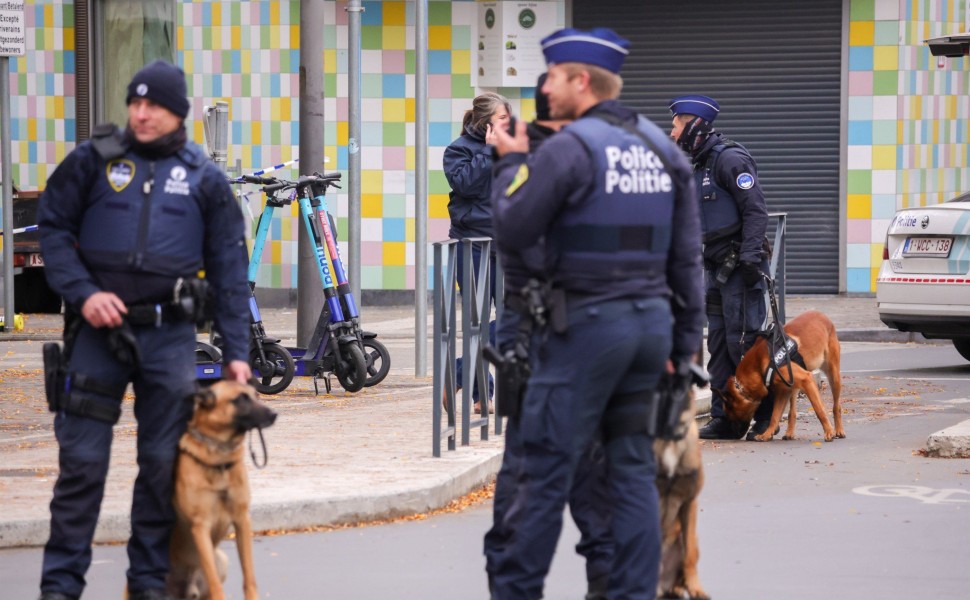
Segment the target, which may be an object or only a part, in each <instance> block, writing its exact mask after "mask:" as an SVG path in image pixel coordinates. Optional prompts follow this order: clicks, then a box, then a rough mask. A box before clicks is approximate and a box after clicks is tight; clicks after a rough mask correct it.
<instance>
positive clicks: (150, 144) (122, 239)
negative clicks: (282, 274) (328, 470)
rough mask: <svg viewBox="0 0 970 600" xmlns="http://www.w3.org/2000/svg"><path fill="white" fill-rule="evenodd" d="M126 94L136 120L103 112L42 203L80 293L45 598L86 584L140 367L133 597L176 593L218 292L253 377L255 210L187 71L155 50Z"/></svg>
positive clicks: (41, 221) (73, 296) (226, 352)
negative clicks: (249, 208)
mask: <svg viewBox="0 0 970 600" xmlns="http://www.w3.org/2000/svg"><path fill="white" fill-rule="evenodd" d="M127 103H128V123H127V126H126V128H125V130H124V132H122V131H120V130H119V129H118V128H117V127H115V126H114V125H110V124H109V125H99V126H98V127H96V128H95V130H94V132H93V135H92V138H91V139H90V140H88V141H86V142H83V143H81V144H79V145H78V146H77V148H75V149H74V151H72V152H71V153H70V154H68V155H67V157H66V158H65V159H64V161H63V162H62V163H61V164H60V165H59V166H58V168H57V169H56V170H55V171H54V173H53V174H52V175H51V177H50V179H48V181H47V187H46V190H45V191H44V194H43V195H42V196H41V199H40V207H39V209H38V225H39V227H38V230H39V233H40V241H41V251H42V253H43V257H44V263H45V267H46V268H45V272H46V274H47V280H48V283H49V284H50V286H51V288H52V289H54V290H55V291H56V292H57V293H58V294H60V295H61V296H63V298H64V302H65V307H66V308H65V330H64V354H63V359H62V360H61V361H59V364H60V365H61V368H62V370H63V373H64V376H63V384H62V385H59V386H52V387H54V390H53V392H50V391H49V392H48V403H49V405H50V408H51V410H52V411H54V412H55V417H54V433H55V435H56V437H57V441H58V444H59V447H60V448H59V466H60V473H59V475H58V478H57V483H56V484H55V485H54V498H53V500H52V501H51V505H50V507H51V527H50V538H49V540H48V542H47V545H46V546H45V547H44V560H43V568H42V576H41V584H40V588H41V596H40V597H41V599H42V600H64V599H76V598H79V597H80V596H81V594H82V592H83V590H84V585H85V573H86V572H87V570H88V567H89V566H90V564H91V542H92V540H93V538H94V530H95V526H96V525H97V520H98V513H99V511H100V508H101V499H102V497H103V495H104V486H105V479H106V477H107V474H108V462H109V456H110V451H111V443H112V434H113V426H114V424H115V423H116V422H117V421H118V418H119V417H120V414H121V408H122V397H123V396H124V393H125V390H126V388H127V385H128V383H129V382H131V383H132V385H133V389H134V393H135V402H134V415H135V419H136V420H137V421H138V440H137V444H138V467H139V472H138V477H137V479H136V480H135V485H134V493H133V498H132V508H131V537H130V539H129V541H128V559H129V569H128V573H127V579H128V597H129V598H131V599H132V600H146V599H147V600H156V599H166V598H170V596H169V595H168V593H167V592H166V590H165V585H166V582H165V579H166V575H167V573H168V569H169V556H168V546H169V538H170V536H171V530H172V526H173V524H174V522H175V511H174V509H173V507H172V502H171V498H172V487H173V468H174V465H175V458H176V454H177V444H178V439H179V437H180V436H181V434H182V432H183V431H184V430H185V426H186V423H187V422H188V419H189V417H190V416H191V412H192V408H193V407H192V404H191V402H190V400H189V396H190V394H191V393H192V392H193V391H194V390H195V386H196V383H195V339H196V331H195V323H196V321H198V320H201V318H202V316H203V312H204V310H203V309H204V306H205V305H206V304H208V305H209V310H208V311H207V312H209V313H210V314H211V316H212V318H213V320H214V324H215V327H216V329H217V330H218V331H219V333H220V334H221V335H222V337H223V339H224V346H223V359H224V367H223V371H224V373H225V374H226V376H227V378H230V379H233V380H236V381H240V382H246V381H248V380H249V379H250V377H251V372H250V367H249V364H248V360H247V358H248V346H249V339H248V338H249V330H248V316H247V315H248V311H247V299H248V297H249V288H248V285H247V283H246V265H247V255H246V245H245V241H244V230H243V219H242V213H241V211H240V210H239V206H238V205H237V203H236V202H235V199H234V198H233V195H232V191H231V190H230V189H229V185H228V184H227V183H226V179H225V176H224V175H223V174H222V172H221V171H220V170H219V169H218V167H216V165H215V164H214V163H212V162H211V161H210V160H209V159H208V157H207V156H206V154H205V152H204V151H203V150H202V149H201V148H199V147H198V146H197V145H196V144H192V143H189V142H188V141H187V136H186V131H185V126H184V123H183V121H184V119H185V117H186V115H187V114H188V112H189V101H188V100H187V99H186V85H185V74H184V73H183V72H182V70H181V69H180V68H178V67H177V66H175V65H172V64H170V63H167V62H165V61H161V60H158V61H155V62H153V63H151V64H149V65H147V66H145V67H144V68H142V69H141V70H140V71H138V73H136V74H135V76H134V78H133V79H132V80H131V83H130V84H129V85H128V95H127ZM202 271H204V272H205V281H204V282H203V281H202V280H200V279H199V274H200V272H202ZM206 287H207V291H206ZM47 368H48V365H47V360H46V355H45V370H46V369H47Z"/></svg>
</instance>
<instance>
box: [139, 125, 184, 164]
mask: <svg viewBox="0 0 970 600" xmlns="http://www.w3.org/2000/svg"><path fill="white" fill-rule="evenodd" d="M125 141H126V142H127V143H128V147H129V148H131V149H132V150H133V151H134V152H136V153H137V154H140V155H142V156H144V157H145V158H148V159H156V158H165V157H166V156H171V155H173V154H175V153H176V152H178V151H179V150H181V149H182V148H184V147H185V143H186V142H187V141H188V134H187V133H186V132H185V125H184V124H183V125H180V126H179V128H178V129H176V130H175V131H173V132H172V133H167V134H165V135H163V136H161V137H158V138H155V139H154V140H152V141H150V142H139V141H138V138H136V137H135V132H134V131H133V130H132V129H131V125H130V124H129V125H128V126H126V127H125Z"/></svg>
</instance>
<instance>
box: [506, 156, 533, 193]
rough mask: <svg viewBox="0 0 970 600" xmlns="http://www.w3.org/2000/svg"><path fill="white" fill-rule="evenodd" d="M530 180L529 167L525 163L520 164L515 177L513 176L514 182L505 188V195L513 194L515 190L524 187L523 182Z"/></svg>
mask: <svg viewBox="0 0 970 600" xmlns="http://www.w3.org/2000/svg"><path fill="white" fill-rule="evenodd" d="M528 180H529V167H527V166H526V164H525V163H522V164H521V165H520V166H519V170H518V171H516V172H515V177H513V178H512V183H510V184H509V187H507V188H505V195H506V196H511V195H512V194H514V193H515V190H517V189H519V188H520V187H522V184H523V183H525V182H526V181H528Z"/></svg>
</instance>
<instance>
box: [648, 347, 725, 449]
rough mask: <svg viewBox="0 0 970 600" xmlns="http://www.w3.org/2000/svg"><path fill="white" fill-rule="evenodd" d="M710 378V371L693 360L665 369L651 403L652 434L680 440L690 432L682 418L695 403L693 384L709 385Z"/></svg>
mask: <svg viewBox="0 0 970 600" xmlns="http://www.w3.org/2000/svg"><path fill="white" fill-rule="evenodd" d="M709 381H710V377H709V376H708V375H707V373H706V372H705V371H704V370H703V369H702V368H701V367H699V366H698V365H696V364H695V363H693V362H689V361H683V362H681V363H679V364H677V365H674V372H673V373H666V372H665V373H664V374H663V375H662V376H661V378H660V383H659V384H658V385H657V390H656V393H655V396H654V398H653V402H652V403H651V407H650V416H649V418H648V422H647V429H648V431H649V432H650V435H652V436H653V437H657V438H660V439H664V440H680V439H683V438H684V435H686V433H687V427H686V424H685V422H684V421H683V419H682V416H683V414H684V411H685V410H687V408H688V407H689V406H690V404H691V398H690V390H691V387H692V386H694V385H697V386H698V387H705V386H706V385H707V384H708V382H709Z"/></svg>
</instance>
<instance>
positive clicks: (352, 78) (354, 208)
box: [347, 0, 364, 302]
mask: <svg viewBox="0 0 970 600" xmlns="http://www.w3.org/2000/svg"><path fill="white" fill-rule="evenodd" d="M362 12H364V9H363V8H362V7H361V5H360V0H350V2H348V3H347V13H348V15H347V24H348V39H347V43H348V45H349V48H348V49H347V70H348V75H349V77H348V83H349V88H348V90H347V94H348V99H347V100H348V101H347V104H348V105H349V106H348V109H349V110H348V113H349V114H348V116H349V118H350V122H349V123H348V124H347V125H348V129H349V134H350V135H349V140H348V142H347V155H348V158H349V165H348V166H349V173H348V176H347V196H348V198H347V201H348V205H349V209H350V210H349V213H348V218H347V232H348V234H347V244H348V250H349V253H350V261H349V265H348V266H349V267H350V270H349V272H348V273H347V277H348V278H349V279H350V291H351V293H352V294H353V295H354V298H356V299H357V302H360V301H361V297H360V227H361V222H360V219H361V208H360V151H361V148H360V47H361V34H360V13H362Z"/></svg>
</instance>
